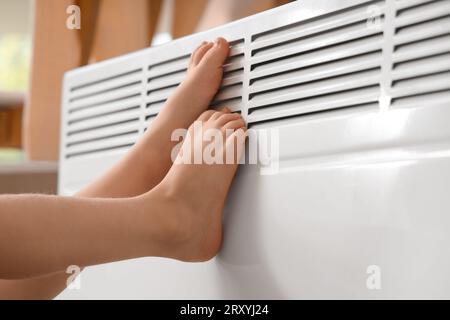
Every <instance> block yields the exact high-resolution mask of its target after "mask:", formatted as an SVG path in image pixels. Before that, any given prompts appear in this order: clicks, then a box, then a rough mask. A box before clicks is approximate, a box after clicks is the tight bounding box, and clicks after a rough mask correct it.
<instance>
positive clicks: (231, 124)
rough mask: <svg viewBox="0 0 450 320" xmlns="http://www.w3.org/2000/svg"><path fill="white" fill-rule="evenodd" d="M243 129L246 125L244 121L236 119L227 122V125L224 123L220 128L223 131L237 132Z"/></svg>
mask: <svg viewBox="0 0 450 320" xmlns="http://www.w3.org/2000/svg"><path fill="white" fill-rule="evenodd" d="M245 127H246V124H245V121H244V119H242V118H238V119H235V120H231V121H228V122H227V123H225V124H224V125H223V127H222V128H223V129H224V130H238V129H242V128H245Z"/></svg>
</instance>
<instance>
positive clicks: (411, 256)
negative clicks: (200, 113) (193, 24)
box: [59, 0, 450, 299]
mask: <svg viewBox="0 0 450 320" xmlns="http://www.w3.org/2000/svg"><path fill="white" fill-rule="evenodd" d="M449 5H450V1H449V0H438V1H436V0H386V1H384V0H378V1H377V0H373V1H365V0H360V1H357V0H334V1H325V0H302V1H297V2H294V3H292V4H289V5H286V6H283V7H280V8H278V9H274V10H271V11H268V12H265V13H262V14H259V15H257V16H254V17H250V18H247V19H244V20H241V21H237V22H234V23H231V24H229V25H226V26H223V27H220V28H216V29H213V30H211V31H208V32H204V33H200V34H196V35H192V36H189V37H186V38H183V39H180V40H177V41H174V42H171V43H169V44H167V45H164V46H161V47H155V48H149V49H145V50H142V51H139V52H136V53H133V54H130V55H126V56H123V57H119V58H116V59H112V60H108V61H105V62H102V63H98V64H95V65H92V66H88V67H84V68H80V69H77V70H74V71H71V72H69V73H67V74H66V76H65V79H64V92H63V116H62V139H61V162H60V177H59V179H60V181H59V182H60V185H59V187H60V193H61V194H65V195H69V194H73V193H75V192H76V191H77V190H79V189H80V188H82V187H83V186H84V185H86V184H88V183H89V182H91V181H92V180H94V179H95V178H96V177H97V176H99V175H100V174H102V173H103V172H104V171H106V170H107V169H108V168H109V167H111V166H112V165H113V164H114V163H115V162H116V161H118V160H119V159H120V157H121V156H123V155H124V154H125V153H126V151H127V150H128V149H129V148H130V147H131V146H132V145H133V144H134V143H135V141H136V140H137V139H138V138H139V136H141V135H142V134H143V133H144V131H145V130H146V129H147V128H148V126H151V121H152V120H153V119H154V118H155V116H156V115H157V114H158V112H159V111H160V110H161V108H163V106H164V102H165V101H166V100H167V98H168V97H169V96H170V94H171V93H172V92H173V91H174V90H175V88H176V86H177V85H178V84H179V83H180V82H181V81H182V79H183V77H184V76H185V73H186V70H187V63H188V61H189V56H190V54H191V52H192V51H193V50H194V49H195V48H196V47H197V46H198V45H199V44H200V43H201V42H202V41H204V40H213V39H215V38H216V37H217V36H224V37H226V38H227V39H228V40H229V41H231V45H232V49H231V53H230V57H229V58H228V60H227V61H226V63H225V66H224V70H225V74H224V81H223V84H222V87H221V89H220V90H219V92H218V94H217V96H216V97H215V99H214V101H213V102H212V104H211V107H212V108H218V107H221V106H229V107H231V109H232V110H233V111H235V112H240V113H241V114H242V116H243V117H244V118H245V119H246V121H247V122H248V124H249V126H250V127H251V128H253V129H256V130H258V129H266V128H275V129H278V130H279V136H280V163H279V165H280V170H279V172H278V173H277V174H274V175H262V174H261V172H262V169H263V168H262V167H260V166H259V165H245V166H242V167H241V168H240V170H239V173H238V176H237V178H236V181H235V182H234V184H233V188H232V191H231V194H230V196H229V199H228V201H227V206H226V209H225V218H224V219H225V221H224V231H225V234H224V244H223V248H222V250H221V252H220V254H219V256H218V257H216V258H215V259H214V260H212V261H210V262H208V263H202V264H186V263H180V262H175V261H169V260H165V259H157V258H147V259H138V260H134V261H125V262H120V263H114V264H107V265H102V266H96V267H91V268H88V269H87V270H85V271H84V272H83V274H82V278H81V290H79V291H74V290H66V291H65V292H64V293H62V294H61V295H60V296H59V298H66V299H78V298H125V299H131V298H137V299H147V298H151V299H160V298H186V299H221V298H234V299H240V298H247V299H249V298H250V299H251V298H306V299H309V298H354V299H368V298H450V276H449V275H448V270H449V269H450V252H449V249H448V248H449V245H450V236H449V232H448V230H449V229H450V217H449V215H448V213H449V212H450V200H449V199H450V198H449V197H448V190H449V189H450V126H449V119H450V63H449V61H450V38H449V37H450V21H449V17H450V6H449ZM374 12H375V17H374V16H373V15H374ZM374 23H375V24H374ZM371 265H377V266H379V267H380V269H381V275H382V278H381V279H382V288H381V290H369V289H368V288H367V286H366V281H367V278H368V276H369V275H368V274H367V273H366V271H367V267H368V266H371Z"/></svg>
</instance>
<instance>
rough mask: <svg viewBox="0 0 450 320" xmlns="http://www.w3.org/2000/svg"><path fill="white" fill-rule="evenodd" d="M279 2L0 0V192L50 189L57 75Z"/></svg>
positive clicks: (53, 188)
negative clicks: (76, 12)
mask: <svg viewBox="0 0 450 320" xmlns="http://www.w3.org/2000/svg"><path fill="white" fill-rule="evenodd" d="M287 2H290V1H289V0H0V193H25V192H27V193H28V192H39V193H50V194H54V193H55V192H56V188H57V168H58V165H57V163H58V148H59V117H60V100H61V97H60V92H61V83H62V77H63V74H64V72H66V71H68V70H71V69H74V68H77V67H80V66H83V65H86V64H91V63H95V62H97V61H101V60H104V59H108V58H112V57H116V56H119V55H122V54H126V53H129V52H133V51H136V50H139V49H143V48H146V47H149V46H151V45H161V44H163V43H165V42H168V41H171V40H172V39H176V38H179V37H183V36H187V35H189V34H192V33H195V32H199V31H203V30H207V29H210V28H213V27H216V26H219V25H222V24H226V23H228V22H231V21H233V20H237V19H240V18H244V17H246V16H249V15H253V14H256V13H258V12H261V11H265V10H269V9H272V8H274V7H277V6H280V5H283V4H286V3H287ZM72 5H76V6H78V7H79V8H80V17H79V18H80V20H79V21H80V22H81V23H80V27H81V28H80V29H70V28H68V27H67V25H66V22H67V20H68V18H69V17H70V16H71V14H73V11H71V10H70V8H71V7H70V6H72ZM68 8H69V9H68Z"/></svg>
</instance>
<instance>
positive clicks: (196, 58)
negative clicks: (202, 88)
mask: <svg viewBox="0 0 450 320" xmlns="http://www.w3.org/2000/svg"><path fill="white" fill-rule="evenodd" d="M213 45H214V44H213V43H212V42H203V43H202V44H201V45H200V46H199V47H198V48H197V49H196V50H195V51H194V53H193V54H192V57H191V63H190V65H191V66H194V67H195V66H197V65H198V64H199V63H200V61H202V59H203V57H204V56H205V54H206V53H207V52H208V51H209V50H210V49H211V48H212V47H213Z"/></svg>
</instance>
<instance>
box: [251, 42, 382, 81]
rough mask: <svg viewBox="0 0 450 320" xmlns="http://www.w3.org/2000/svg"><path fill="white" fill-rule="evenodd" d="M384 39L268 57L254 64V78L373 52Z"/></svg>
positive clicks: (379, 46)
mask: <svg viewBox="0 0 450 320" xmlns="http://www.w3.org/2000/svg"><path fill="white" fill-rule="evenodd" d="M382 41H383V36H382V35H375V36H370V37H367V38H364V39H360V40H356V41H354V42H350V43H344V44H340V45H337V46H335V47H331V48H323V49H320V50H317V51H312V52H307V53H300V54H294V55H292V56H287V57H284V58H282V59H273V60H272V59H268V60H267V61H263V62H260V63H259V64H253V65H252V69H253V72H252V78H260V77H264V76H267V75H270V74H274V73H279V72H284V71H288V70H292V69H298V68H302V67H307V66H312V65H316V64H321V63H324V62H328V61H334V60H338V59H343V58H346V57H349V56H352V55H359V54H363V53H368V52H373V51H376V50H380V49H381V46H382Z"/></svg>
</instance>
